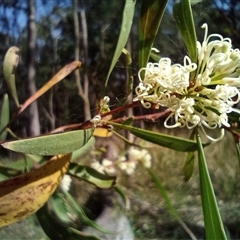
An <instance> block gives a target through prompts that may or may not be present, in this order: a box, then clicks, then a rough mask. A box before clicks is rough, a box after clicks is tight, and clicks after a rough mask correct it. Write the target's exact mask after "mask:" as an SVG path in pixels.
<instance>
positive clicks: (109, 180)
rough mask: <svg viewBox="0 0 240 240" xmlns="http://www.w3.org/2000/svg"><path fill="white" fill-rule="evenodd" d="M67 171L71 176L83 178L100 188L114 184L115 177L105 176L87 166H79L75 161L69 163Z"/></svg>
mask: <svg viewBox="0 0 240 240" xmlns="http://www.w3.org/2000/svg"><path fill="white" fill-rule="evenodd" d="M68 173H69V174H71V175H72V176H74V177H76V178H79V179H81V180H85V181H87V182H89V183H92V184H94V185H95V186H97V187H100V188H111V187H113V186H114V185H115V181H116V177H111V176H106V175H104V174H101V173H99V172H98V171H96V170H95V169H92V168H90V167H87V166H80V165H78V164H76V163H71V164H70V166H69V169H68Z"/></svg>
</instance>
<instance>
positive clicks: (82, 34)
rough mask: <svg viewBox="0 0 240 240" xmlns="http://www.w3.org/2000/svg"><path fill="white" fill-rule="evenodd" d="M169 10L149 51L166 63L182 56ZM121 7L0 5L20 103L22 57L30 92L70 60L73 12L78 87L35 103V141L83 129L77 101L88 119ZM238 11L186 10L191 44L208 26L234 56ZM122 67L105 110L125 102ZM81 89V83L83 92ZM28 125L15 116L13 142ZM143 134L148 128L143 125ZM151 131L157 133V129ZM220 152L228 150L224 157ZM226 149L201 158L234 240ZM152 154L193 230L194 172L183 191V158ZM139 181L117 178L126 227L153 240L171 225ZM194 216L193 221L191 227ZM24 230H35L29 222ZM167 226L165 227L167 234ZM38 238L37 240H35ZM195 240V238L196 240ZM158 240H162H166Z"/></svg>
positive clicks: (239, 31)
mask: <svg viewBox="0 0 240 240" xmlns="http://www.w3.org/2000/svg"><path fill="white" fill-rule="evenodd" d="M140 2H141V1H137V2H136V17H135V19H134V22H133V26H132V30H131V35H130V38H129V40H128V43H127V46H126V48H127V50H128V51H129V52H130V54H131V56H132V71H133V76H134V84H137V81H138V80H137V73H138V61H137V54H138V22H137V19H138V17H137V15H139V14H140ZM174 2H175V1H173V0H169V2H168V6H167V9H166V12H165V14H164V18H163V20H162V24H161V27H160V31H159V33H158V35H157V37H156V40H155V44H154V47H156V48H158V49H159V50H160V56H161V57H170V58H171V59H172V60H173V61H174V62H181V61H182V59H183V56H184V55H185V54H186V49H185V46H184V43H183V40H182V39H181V36H180V35H179V33H178V32H177V28H176V25H175V22H174V19H173V16H172V5H173V4H174ZM74 4H75V5H74ZM30 6H32V7H34V12H35V18H34V19H32V18H31V17H30V16H31V14H30V12H31V11H30ZM74 6H75V7H74ZM123 7H124V1H108V0H101V1H98V0H78V1H74V0H73V1H71V0H58V1H55V0H51V1H47V0H36V1H34V0H21V1H15V0H0V63H1V64H2V63H3V58H4V55H5V53H6V51H7V49H8V48H9V47H10V46H18V47H19V48H20V50H21V51H20V63H19V65H18V67H17V70H16V81H17V83H16V84H17V89H18V95H19V100H20V103H22V102H24V101H25V100H26V99H27V98H28V97H29V96H30V95H31V94H30V90H29V78H30V77H29V74H28V69H29V64H30V62H32V59H31V58H29V53H30V52H31V53H32V54H33V55H32V56H33V62H32V66H33V68H34V70H35V76H34V78H33V79H30V81H32V83H33V85H35V86H36V88H37V89H38V88H40V87H41V86H42V85H43V84H44V83H46V82H47V81H48V80H49V79H50V78H51V77H52V76H53V75H54V73H56V72H57V71H58V70H59V69H60V68H61V67H63V66H64V65H65V64H67V63H69V62H71V61H73V60H74V59H75V52H76V32H75V26H76V22H74V17H73V16H74V11H76V12H77V16H78V20H79V28H78V30H79V41H80V42H79V45H78V46H79V55H80V56H79V59H80V60H81V61H82V62H83V67H82V69H81V71H80V77H81V80H82V81H81V86H80V87H79V86H78V85H77V81H76V76H75V75H74V74H71V75H70V76H69V77H67V78H66V79H65V80H64V81H62V82H61V83H59V84H58V85H56V86H54V87H53V88H52V90H51V91H49V93H46V94H45V95H44V96H43V97H41V98H40V99H39V100H38V112H39V114H38V116H39V125H40V132H41V133H45V132H49V131H51V130H53V129H54V128H57V127H59V126H62V125H66V124H71V123H78V122H82V121H84V120H85V116H84V115H85V114H84V113H85V110H84V108H86V99H85V100H84V97H85V96H87V98H88V101H89V107H88V106H87V107H88V108H89V110H90V112H91V116H92V117H93V116H94V114H95V113H96V106H97V103H98V101H99V100H100V93H101V90H102V89H101V87H102V86H103V84H104V82H105V78H106V75H107V72H108V70H109V65H110V62H111V59H112V56H113V54H114V50H115V46H116V43H117V39H118V35H119V31H120V27H121V20H122V11H123ZM239 11H240V2H239V1H238V0H203V1H200V2H199V3H197V4H195V5H193V14H194V19H195V24H196V31H197V36H198V39H199V40H201V39H202V38H203V33H204V31H203V30H202V29H201V25H202V24H203V23H205V22H206V23H208V26H209V33H219V34H221V35H223V36H224V37H229V38H231V39H232V42H233V46H234V48H240V15H239ZM31 21H34V22H35V25H34V28H35V29H32V28H29V24H30V22H31ZM86 30H87V31H86ZM31 31H33V32H34V33H35V34H36V38H35V45H34V48H31V46H30V36H31V34H32V32H31ZM86 43H87V44H86ZM30 49H31V50H30ZM125 61H126V59H125V57H124V56H121V57H120V59H119V61H118V62H117V64H116V67H115V68H114V71H113V73H112V74H111V77H110V80H109V86H108V90H107V93H108V95H109V96H110V98H111V103H110V105H113V106H117V105H118V104H120V102H121V101H122V100H123V99H124V98H125V97H126V89H127V88H126V81H125V79H126V74H127V69H126V63H125ZM85 80H86V81H85ZM0 81H1V84H3V87H2V89H1V90H0V91H1V92H0V95H3V94H4V93H5V92H6V91H7V87H6V86H5V85H4V83H3V73H2V68H0ZM86 82H87V83H88V84H87V87H86ZM80 88H82V89H83V92H84V91H85V90H86V89H87V93H86V92H84V93H85V95H84V94H82V93H81V91H80ZM33 90H34V89H33ZM120 90H121V91H120ZM12 108H14V106H12ZM29 111H31V110H29ZM11 112H14V111H11ZM31 121H32V119H31V118H29V112H26V113H23V114H22V115H21V116H20V117H19V120H18V121H16V122H15V123H14V124H13V126H12V130H13V131H14V132H15V133H16V134H17V135H19V136H21V137H26V136H29V135H31V134H34V133H32V132H31V129H30V128H29V126H30V125H31ZM147 126H148V127H152V126H151V124H149V123H148V125H147ZM157 127H158V129H160V128H161V123H159V124H158V126H157ZM176 131H178V132H175V133H174V134H175V135H178V134H181V136H182V135H183V136H186V135H187V133H186V132H184V131H183V130H181V131H179V130H176ZM232 144H233V143H232ZM226 146H230V147H227V149H226ZM225 149H226V151H225ZM233 149H234V147H232V148H231V141H229V138H227V139H226V140H225V141H223V142H221V144H220V145H218V146H217V147H216V145H214V144H213V145H211V146H210V147H209V148H207V152H208V156H210V158H212V159H216V160H217V161H213V162H211V163H210V166H209V167H210V172H211V176H212V179H213V184H214V186H216V195H217V198H218V199H219V203H220V209H221V204H222V208H224V209H225V210H224V213H223V219H224V222H225V223H226V221H229V222H228V223H229V228H228V229H229V231H230V229H233V230H234V233H232V236H233V238H234V237H235V238H239V237H240V230H239V229H238V227H236V226H239V221H240V220H239V219H240V217H238V218H236V216H239V215H240V206H239V205H237V202H238V201H237V199H239V189H240V186H239V182H240V181H239V180H240V179H239V168H238V166H237V162H236V161H235V157H236V156H235V155H234V154H233V152H234V150H233ZM152 154H153V156H154V157H153V158H154V170H155V171H156V172H157V173H159V175H160V178H161V179H162V180H163V184H164V186H165V187H166V189H167V190H168V191H169V193H170V197H171V196H172V199H173V203H174V205H175V206H176V208H177V209H179V211H180V213H181V214H182V216H183V220H185V221H188V222H190V223H192V222H194V223H196V225H198V226H200V227H201V226H202V220H201V216H202V215H201V214H202V213H201V210H200V209H201V208H200V195H199V194H200V193H199V191H200V190H199V186H198V184H197V180H196V178H197V177H198V173H197V172H196V171H195V173H194V176H193V178H192V179H191V181H190V182H188V183H185V182H184V181H183V180H182V175H181V174H182V166H183V164H184V159H185V156H181V154H179V153H175V152H173V151H170V150H166V149H164V148H160V149H159V148H156V147H154V148H152ZM210 158H209V159H210ZM232 160H233V161H232ZM142 171H144V170H142ZM141 176H143V172H141V171H139V172H137V173H136V175H135V176H131V177H127V176H124V177H122V178H121V181H122V183H123V185H125V186H126V187H127V189H128V190H127V192H128V194H129V196H130V199H131V201H132V202H133V205H132V206H133V208H132V211H131V213H130V220H131V223H132V225H133V227H134V230H135V233H136V236H137V237H139V238H154V237H156V234H157V233H156V229H160V228H162V229H163V228H164V224H165V223H166V222H167V221H166V219H168V218H169V222H172V221H173V219H171V217H170V216H169V214H167V211H166V210H164V206H163V202H162V201H159V195H158V194H157V193H156V192H155V191H156V190H154V186H153V185H152V183H151V181H150V179H148V177H146V178H142V177H141ZM179 179H180V180H179ZM146 186H147V187H146ZM223 203H226V204H223ZM189 206H190V207H189ZM228 206H229V208H228ZM139 213H140V215H139ZM234 213H236V215H234ZM159 215H161V216H162V220H161V219H160V220H159V218H158V219H157V220H156V218H157V217H158V216H159ZM139 216H141V217H139ZM142 216H144V217H142ZM194 216H195V217H196V216H197V217H196V219H194V220H193V217H194ZM198 216H200V218H198ZM148 218H149V219H148ZM235 219H238V220H235ZM28 221H30V220H28ZM231 221H232V222H233V223H232V222H231ZM32 222H34V223H35V221H34V220H32ZM17 224H18V225H19V226H21V230H22V225H21V223H17ZM231 224H232V225H231ZM237 224H238V225H237ZM154 225H155V227H154ZM24 226H26V224H25V225H24ZM169 226H170V224H169V225H168V226H167V227H169ZM167 227H166V226H165V228H166V229H167V230H168V231H170V232H171V233H173V234H175V238H178V237H179V236H180V237H181V235H179V232H178V233H174V231H172V228H171V226H170V230H169V229H168V228H167ZM7 230H8V227H7V228H4V229H3V230H2V231H0V232H1V234H5V235H4V236H5V237H4V238H3V239H7V238H6V236H7V235H8V236H10V238H9V239H13V238H12V237H11V235H9V232H10V231H7ZM165 232H166V231H165ZM202 232H203V231H202ZM38 234H39V233H37V236H40V235H41V234H40V235H38ZM166 234H167V233H166ZM25 236H26V235H25ZM33 236H35V237H36V235H34V234H33V235H32V236H31V237H27V236H26V237H27V238H28V239H36V238H35V237H33ZM158 236H159V235H158ZM171 236H172V235H171ZM199 236H200V237H203V236H202V235H201V234H199ZM162 237H168V235H165V236H162ZM180 237H179V238H180ZM43 238H44V237H43ZM39 239H40V238H39ZM44 239H45V238H44Z"/></svg>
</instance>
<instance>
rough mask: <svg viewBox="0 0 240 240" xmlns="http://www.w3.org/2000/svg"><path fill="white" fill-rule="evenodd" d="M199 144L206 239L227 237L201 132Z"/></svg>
mask: <svg viewBox="0 0 240 240" xmlns="http://www.w3.org/2000/svg"><path fill="white" fill-rule="evenodd" d="M197 144H198V163H199V178H200V188H201V199H202V208H203V216H204V225H205V232H206V239H227V237H226V234H225V231H224V227H223V223H222V219H221V216H220V213H219V209H218V206H217V201H216V197H215V194H214V190H213V186H212V182H211V179H210V175H209V172H208V167H207V162H206V159H205V155H204V151H203V147H202V143H201V139H200V136H199V134H197Z"/></svg>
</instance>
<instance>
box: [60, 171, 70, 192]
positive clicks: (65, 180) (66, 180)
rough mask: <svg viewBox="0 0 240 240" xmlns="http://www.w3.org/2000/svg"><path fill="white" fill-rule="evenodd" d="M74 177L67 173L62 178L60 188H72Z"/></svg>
mask: <svg viewBox="0 0 240 240" xmlns="http://www.w3.org/2000/svg"><path fill="white" fill-rule="evenodd" d="M71 183H72V179H71V177H70V176H69V175H67V174H65V175H64V176H63V178H62V180H61V183H60V188H61V189H63V190H64V191H66V192H68V191H69V190H70V187H71Z"/></svg>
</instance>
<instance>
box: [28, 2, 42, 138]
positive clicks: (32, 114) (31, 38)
mask: <svg viewBox="0 0 240 240" xmlns="http://www.w3.org/2000/svg"><path fill="white" fill-rule="evenodd" d="M35 4H36V2H35V0H29V1H28V54H27V89H28V92H29V95H30V96H31V95H32V94H34V93H35V92H36V83H35V76H36V69H35V49H36V37H37V29H36V22H35V11H36V5H35ZM28 111H29V129H28V131H29V135H31V136H34V135H39V134H40V123H39V114H38V106H37V101H35V102H33V103H32V104H31V105H30V106H29V110H28Z"/></svg>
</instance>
